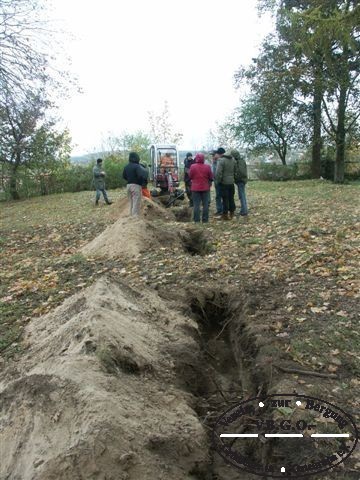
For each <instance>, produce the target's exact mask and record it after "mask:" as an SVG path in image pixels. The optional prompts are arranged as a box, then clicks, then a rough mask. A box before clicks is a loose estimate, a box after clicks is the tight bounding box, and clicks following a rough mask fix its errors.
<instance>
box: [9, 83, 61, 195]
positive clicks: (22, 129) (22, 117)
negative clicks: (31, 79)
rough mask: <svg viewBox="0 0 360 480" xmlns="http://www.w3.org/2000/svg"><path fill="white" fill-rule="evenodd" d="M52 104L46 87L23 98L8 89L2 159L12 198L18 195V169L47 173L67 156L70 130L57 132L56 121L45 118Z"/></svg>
mask: <svg viewBox="0 0 360 480" xmlns="http://www.w3.org/2000/svg"><path fill="white" fill-rule="evenodd" d="M49 107H50V102H49V101H48V100H47V99H46V97H45V95H44V92H43V91H39V92H38V93H37V94H34V93H32V92H28V93H27V95H26V97H24V98H20V97H17V96H15V97H13V96H12V95H11V94H10V93H9V92H7V93H6V96H5V97H4V102H3V103H2V104H0V162H2V163H4V164H5V165H7V167H8V171H9V176H10V180H9V188H10V195H11V197H12V198H13V199H18V198H19V193H18V188H17V176H18V171H19V169H21V168H23V167H26V168H31V169H39V170H41V171H42V172H43V173H44V172H45V171H46V172H49V171H54V169H55V167H56V166H58V165H59V162H64V161H65V162H66V161H67V160H68V157H69V153H70V137H69V134H68V132H67V131H64V132H62V133H59V132H56V130H55V128H54V126H55V122H54V121H53V120H49V119H47V118H46V111H47V109H48V108H49Z"/></svg>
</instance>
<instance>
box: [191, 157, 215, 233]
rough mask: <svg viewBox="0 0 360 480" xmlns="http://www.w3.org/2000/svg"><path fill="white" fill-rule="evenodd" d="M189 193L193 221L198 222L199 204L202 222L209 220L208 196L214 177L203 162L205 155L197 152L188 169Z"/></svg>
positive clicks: (209, 168)
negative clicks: (190, 195)
mask: <svg viewBox="0 0 360 480" xmlns="http://www.w3.org/2000/svg"><path fill="white" fill-rule="evenodd" d="M189 178H190V180H191V194H192V199H193V203H194V222H196V223H198V222H200V205H202V215H201V218H202V222H203V223H207V222H208V221H209V198H210V187H211V182H212V181H213V179H214V175H213V172H212V170H211V167H210V165H206V164H205V155H204V154H203V153H197V154H196V155H195V163H194V164H193V165H191V167H190V171H189Z"/></svg>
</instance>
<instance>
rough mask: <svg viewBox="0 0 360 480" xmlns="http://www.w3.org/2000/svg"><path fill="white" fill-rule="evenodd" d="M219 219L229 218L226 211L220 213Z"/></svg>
mask: <svg viewBox="0 0 360 480" xmlns="http://www.w3.org/2000/svg"><path fill="white" fill-rule="evenodd" d="M221 220H229V217H228V214H227V213H223V214H222V215H221Z"/></svg>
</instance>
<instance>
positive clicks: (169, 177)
mask: <svg viewBox="0 0 360 480" xmlns="http://www.w3.org/2000/svg"><path fill="white" fill-rule="evenodd" d="M150 162H151V163H150V180H151V181H152V183H153V185H154V189H153V190H152V191H151V194H152V196H154V197H156V196H162V195H168V196H169V200H168V204H166V206H170V205H173V204H174V202H175V201H176V200H183V199H184V198H185V197H184V191H183V190H182V189H180V188H179V186H180V161H179V152H178V150H177V147H176V145H171V144H153V145H151V146H150ZM158 189H160V190H158Z"/></svg>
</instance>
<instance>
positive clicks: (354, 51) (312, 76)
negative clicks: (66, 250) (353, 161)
mask: <svg viewBox="0 0 360 480" xmlns="http://www.w3.org/2000/svg"><path fill="white" fill-rule="evenodd" d="M258 5H259V7H260V9H261V10H271V9H275V11H276V17H277V32H278V34H279V38H280V39H281V43H282V45H283V48H284V49H287V50H288V51H289V52H291V54H292V56H293V58H294V59H295V58H296V59H297V61H298V63H299V65H301V69H300V70H299V72H298V73H299V85H301V93H302V95H303V96H304V98H308V97H311V98H312V117H311V119H312V132H313V133H312V165H313V175H314V176H319V173H320V160H321V158H320V157H321V155H320V153H321V146H322V139H321V133H322V126H323V127H324V129H325V131H326V132H327V133H328V134H329V136H330V138H332V139H333V141H334V143H335V145H336V162H335V175H334V181H335V182H342V181H343V180H344V161H345V147H346V143H347V140H346V135H348V134H350V133H351V131H352V129H354V127H355V128H356V126H355V124H356V122H357V120H358V111H359V104H358V99H359V96H358V93H359V81H358V80H359V20H360V5H359V4H358V1H357V0H296V1H295V0H281V1H280V0H259V1H258Z"/></svg>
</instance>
